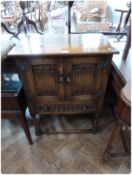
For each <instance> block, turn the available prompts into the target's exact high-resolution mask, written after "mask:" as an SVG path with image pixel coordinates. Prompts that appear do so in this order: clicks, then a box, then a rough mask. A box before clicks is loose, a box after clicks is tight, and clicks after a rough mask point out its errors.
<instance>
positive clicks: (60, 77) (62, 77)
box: [58, 75, 64, 83]
mask: <svg viewBox="0 0 132 175" xmlns="http://www.w3.org/2000/svg"><path fill="white" fill-rule="evenodd" d="M58 80H59V82H60V83H63V82H64V76H63V75H59V78H58Z"/></svg>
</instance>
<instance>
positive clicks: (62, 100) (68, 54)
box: [9, 34, 117, 116]
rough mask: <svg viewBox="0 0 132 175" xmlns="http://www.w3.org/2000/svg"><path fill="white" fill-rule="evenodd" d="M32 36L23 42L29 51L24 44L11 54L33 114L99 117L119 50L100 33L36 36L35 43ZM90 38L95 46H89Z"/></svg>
mask: <svg viewBox="0 0 132 175" xmlns="http://www.w3.org/2000/svg"><path fill="white" fill-rule="evenodd" d="M32 37H33V36H30V37H29V38H28V39H25V40H24V42H25V43H24V44H25V45H26V48H25V45H24V44H23V43H21V45H19V46H18V47H16V48H15V49H14V50H13V51H12V52H11V53H10V55H9V56H10V57H12V58H15V61H16V65H17V68H18V71H19V75H20V78H21V79H22V83H23V86H24V89H25V93H26V97H27V101H28V106H29V109H30V112H31V113H32V114H76V113H94V114H96V116H98V114H99V113H100V111H101V108H102V104H103V98H104V94H105V90H106V85H107V79H108V74H109V70H110V67H111V60H112V55H113V53H116V52H117V51H116V50H115V49H114V48H112V47H111V46H110V44H108V41H107V40H106V38H104V36H102V35H99V34H98V35H91V34H89V35H79V34H76V35H75V34H73V35H68V36H67V35H66V36H62V35H61V36H59V35H57V36H53V37H51V36H49V37H48V36H43V37H40V36H37V38H36V40H35V41H36V43H33V42H34V40H33V39H34V37H33V38H32ZM49 38H50V39H49ZM91 39H92V40H93V41H95V43H94V42H93V46H92V43H90V44H91V45H88V43H87V41H90V40H91ZM26 41H27V43H26ZM34 44H36V45H35V46H34ZM27 46H28V47H27Z"/></svg>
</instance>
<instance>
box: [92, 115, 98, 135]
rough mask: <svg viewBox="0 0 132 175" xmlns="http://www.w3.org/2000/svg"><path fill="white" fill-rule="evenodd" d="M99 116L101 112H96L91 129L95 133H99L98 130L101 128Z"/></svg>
mask: <svg viewBox="0 0 132 175" xmlns="http://www.w3.org/2000/svg"><path fill="white" fill-rule="evenodd" d="M98 116H99V114H94V116H93V117H92V129H91V131H92V133H93V134H97V133H98V130H99V123H98V122H99V121H98Z"/></svg>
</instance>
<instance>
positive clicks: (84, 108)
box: [35, 103, 96, 114]
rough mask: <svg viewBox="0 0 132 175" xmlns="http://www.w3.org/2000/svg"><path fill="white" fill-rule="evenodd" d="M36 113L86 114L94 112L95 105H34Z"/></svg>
mask: <svg viewBox="0 0 132 175" xmlns="http://www.w3.org/2000/svg"><path fill="white" fill-rule="evenodd" d="M35 109H36V112H37V113H39V114H43V113H54V112H55V113H86V112H93V111H95V110H96V105H95V104H85V103H84V104H55V105H53V104H48V105H36V106H35Z"/></svg>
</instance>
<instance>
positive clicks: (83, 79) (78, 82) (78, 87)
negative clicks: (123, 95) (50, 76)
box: [65, 56, 111, 101]
mask: <svg viewBox="0 0 132 175" xmlns="http://www.w3.org/2000/svg"><path fill="white" fill-rule="evenodd" d="M110 63H111V57H110V56H107V59H106V57H104V56H103V57H102V56H95V57H93V56H91V57H80V58H79V57H77V58H71V59H70V58H69V59H67V60H66V65H65V66H66V68H65V69H66V97H67V99H72V100H89V101H92V100H95V101H96V99H97V97H98V96H101V95H103V94H104V92H105V88H106V83H107V77H108V72H109V69H110Z"/></svg>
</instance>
